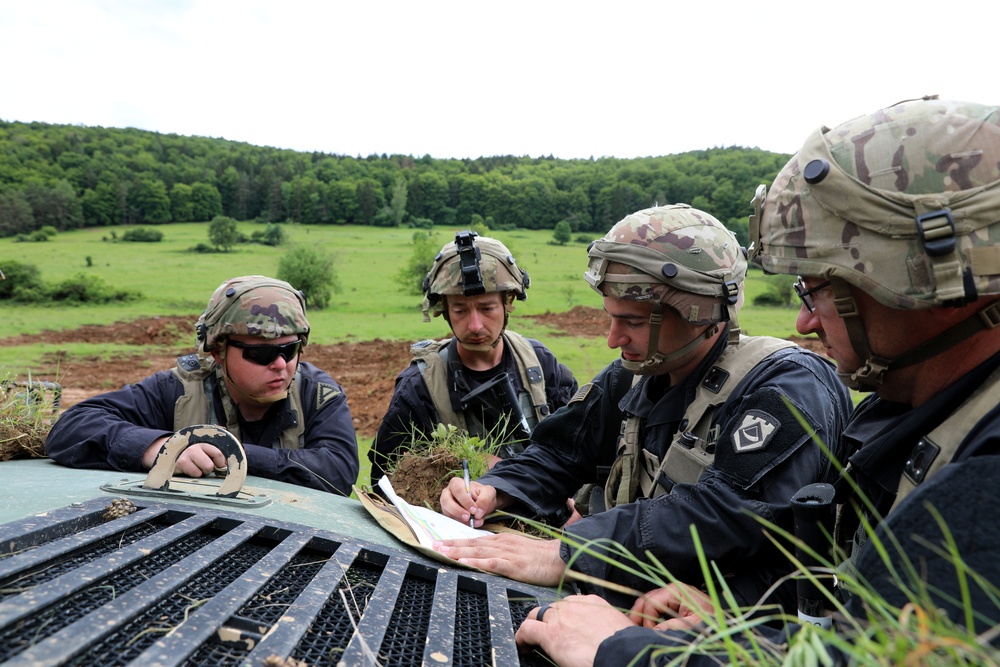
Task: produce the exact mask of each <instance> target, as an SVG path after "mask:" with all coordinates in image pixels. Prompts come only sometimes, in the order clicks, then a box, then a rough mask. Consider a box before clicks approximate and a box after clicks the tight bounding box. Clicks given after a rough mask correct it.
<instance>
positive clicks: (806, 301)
mask: <svg viewBox="0 0 1000 667" xmlns="http://www.w3.org/2000/svg"><path fill="white" fill-rule="evenodd" d="M829 286H830V281H829V280H826V281H824V282H821V283H820V284H819V285H816V287H813V288H812V289H806V284H805V283H804V282H802V278H799V281H798V282H797V283H795V285H793V287H794V288H795V293H796V294H798V295H799V300H800V301H802V305H803V306H805V307H806V310H808V311H809V312H810V313H811V312H813V310H814V309H815V308H816V304H815V303H813V298H812V295H813V294H815V293H816V292H818V291H820V290H821V289H826V288H827V287H829Z"/></svg>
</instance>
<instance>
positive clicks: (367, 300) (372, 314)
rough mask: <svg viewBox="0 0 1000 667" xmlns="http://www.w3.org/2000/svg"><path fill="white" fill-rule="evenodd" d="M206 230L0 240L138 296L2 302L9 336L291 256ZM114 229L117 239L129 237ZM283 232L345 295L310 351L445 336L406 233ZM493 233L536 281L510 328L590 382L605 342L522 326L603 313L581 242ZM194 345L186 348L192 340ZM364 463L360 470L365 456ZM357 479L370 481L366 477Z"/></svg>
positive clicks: (169, 311)
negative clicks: (404, 272)
mask: <svg viewBox="0 0 1000 667" xmlns="http://www.w3.org/2000/svg"><path fill="white" fill-rule="evenodd" d="M207 228H208V225H207V223H201V224H194V223H192V224H172V225H166V226H163V227H159V228H158V229H160V230H161V231H162V232H163V233H164V237H165V238H164V240H163V241H162V242H160V243H121V242H117V243H115V242H111V240H110V239H111V231H112V228H100V229H86V230H79V231H73V232H65V233H61V234H59V235H58V236H56V237H54V238H53V239H52V240H50V241H48V242H43V243H33V242H27V243H16V242H14V240H13V239H0V269H2V268H3V266H4V264H5V263H8V262H9V261H12V260H16V261H20V262H26V263H31V264H35V265H36V266H38V267H39V269H40V270H41V274H42V279H43V280H44V281H45V282H47V283H55V282H59V281H61V280H64V279H66V278H69V277H71V276H73V275H74V274H77V273H80V272H85V273H89V274H93V275H97V276H100V277H101V278H102V279H103V280H105V281H106V282H107V283H108V284H110V285H112V286H113V287H115V288H118V289H129V290H138V291H140V292H141V293H142V295H143V298H142V299H141V300H139V301H135V302H131V303H122V304H110V305H92V306H26V305H18V304H10V303H7V304H5V306H4V315H5V317H4V320H5V324H6V327H5V328H6V331H5V333H4V337H7V336H14V335H18V334H32V333H38V332H40V331H43V330H47V329H51V330H61V329H72V328H76V327H79V326H81V325H84V324H106V323H111V322H120V321H129V320H133V319H137V318H141V317H149V316H154V315H192V316H197V314H198V313H200V312H201V310H202V309H203V308H204V306H205V303H206V302H207V300H208V297H209V295H210V294H211V292H212V290H214V289H215V287H216V286H218V285H219V284H220V283H221V282H222V281H223V280H225V279H226V278H230V277H233V276H237V275H245V274H252V273H261V274H265V275H274V274H275V273H276V271H277V266H278V260H279V259H280V257H281V255H282V254H283V253H285V252H287V246H281V247H277V248H272V247H267V246H262V245H242V246H238V247H237V248H236V249H234V250H233V251H232V252H230V253H224V254H200V253H195V252H191V251H190V249H191V248H192V247H194V246H195V245H197V244H198V243H206V242H207V240H208V236H207ZM259 228H260V227H259V226H257V225H254V224H253V223H241V225H240V229H241V231H242V232H243V233H244V234H246V235H247V236H249V235H250V234H251V233H252V232H253V231H254V230H255V229H259ZM113 229H114V232H115V234H117V236H118V237H121V235H122V233H123V232H124V231H125V230H126V229H128V228H127V227H117V228H113ZM286 231H287V234H288V237H289V241H290V243H306V244H311V245H317V246H319V247H321V248H323V249H325V250H326V251H327V252H329V253H330V254H331V255H332V256H333V257H334V262H335V267H336V271H337V275H338V278H339V280H340V283H341V286H342V287H343V291H342V292H341V293H339V294H335V295H334V298H333V300H332V303H331V305H330V307H329V308H327V309H325V310H314V311H310V313H309V320H310V323H311V325H312V334H311V336H310V340H311V341H312V342H314V343H320V344H332V343H338V342H345V341H366V340H373V339H376V338H381V339H384V340H405V341H413V340H420V339H423V338H427V337H429V336H435V335H437V334H438V332H440V331H442V326H441V323H440V322H439V321H436V322H435V323H434V324H433V325H432V324H426V323H424V322H423V318H422V315H421V312H420V301H421V298H420V296H419V295H417V294H412V293H407V292H406V291H405V290H404V289H403V287H402V286H401V285H400V284H399V282H398V281H397V280H396V275H397V273H398V272H399V270H400V267H402V266H403V265H405V264H406V262H407V260H408V259H409V258H410V256H411V254H412V250H411V247H412V246H411V239H412V235H413V232H412V231H411V230H408V229H379V228H373V227H358V226H345V227H334V226H301V225H287V226H286ZM454 231H456V230H445V229H437V230H436V232H435V233H436V240H437V241H439V242H440V244H441V245H444V244H445V243H447V242H448V241H450V240H452V239H453V238H454ZM494 235H495V236H496V237H497V238H499V239H500V240H501V241H503V242H504V243H505V244H506V245H507V246H508V247H509V248H510V250H511V252H512V253H513V255H514V257H515V258H517V261H518V263H519V264H520V265H521V266H522V267H523V268H525V269H526V270H527V271H528V273H529V274H530V276H531V287H530V288H529V290H528V299H527V301H524V302H518V303H517V309H516V311H515V312H514V314H513V315H512V316H511V328H512V329H514V330H516V331H519V332H521V333H524V334H526V335H529V336H532V337H535V338H539V339H541V340H542V341H543V342H545V343H546V344H547V345H548V346H549V347H550V349H552V351H553V352H554V353H555V354H556V356H557V357H558V358H559V359H560V361H562V362H563V363H565V364H566V365H567V366H569V368H570V369H571V370H572V371H573V373H574V375H576V377H577V378H578V379H579V380H580V382H581V383H582V382H585V381H586V380H588V379H589V378H591V377H593V376H594V375H595V374H596V373H597V372H598V371H599V370H600V369H602V368H603V367H604V366H605V365H607V364H608V363H609V362H610V361H612V360H613V359H614V358H615V356H616V353H615V352H614V351H612V350H610V349H609V348H608V347H607V344H606V341H605V340H604V339H603V338H598V339H595V338H593V337H574V336H559V337H556V336H547V335H546V334H547V332H548V328H547V327H546V326H545V325H544V322H543V320H528V319H525V318H521V319H519V318H518V315H520V314H531V315H539V314H544V313H546V312H564V311H567V310H569V309H571V308H572V307H574V306H580V305H582V306H588V307H592V308H600V307H601V300H600V297H599V296H598V295H597V293H596V292H594V291H593V290H591V289H590V287H589V286H588V285H587V283H586V282H585V281H584V280H583V277H582V276H583V272H584V270H585V269H586V267H587V255H586V246H585V245H584V244H581V243H571V244H568V245H565V246H556V245H550V244H549V241H550V240H551V238H552V232H551V231H550V230H544V231H520V230H519V231H513V232H497V233H495V234H494ZM88 257H89V258H90V266H88V261H87V258H88ZM764 280H765V279H764V278H763V276H762V275H761V274H760V272H758V271H751V273H750V276H749V277H748V279H747V287H746V291H747V303H752V300H753V297H754V295H756V294H757V293H759V292H760V291H761V290H762V289H764ZM796 312H797V311H796V310H795V309H793V308H771V307H768V308H762V307H753V306H750V307H748V308H745V309H744V311H743V313H742V314H741V317H740V322H741V325H742V327H743V330H744V331H745V332H748V333H753V334H769V335H774V336H781V337H785V336H789V335H791V334H794V333H795V331H794V323H795V316H796ZM191 342H192V345H193V344H194V335H193V332H192V339H191ZM128 349H129V346H126V345H121V344H118V343H115V342H114V341H108V342H107V343H103V344H83V343H80V344H74V345H71V346H54V345H48V344H42V343H39V344H35V345H27V346H23V345H19V346H17V347H11V346H5V347H3V348H0V375H2V376H4V377H9V376H11V375H17V376H19V377H25V376H27V375H28V374H30V373H31V372H32V369H33V367H37V366H38V365H39V360H40V359H41V357H42V355H43V354H46V353H49V352H55V351H61V352H64V353H66V354H67V355H69V359H71V358H72V356H74V355H88V356H91V355H100V356H108V357H110V356H114V355H116V354H119V353H121V352H124V351H128ZM154 370H158V369H150V372H152V371H154ZM373 435H374V434H371V433H368V434H359V444H360V445H361V448H362V449H363V450H366V449H367V446H368V444H369V442H370V441H371V438H372V436H373ZM362 463H363V464H366V463H367V456H365V454H364V453H362ZM362 479H365V480H366V479H367V472H366V471H364V470H363V471H362Z"/></svg>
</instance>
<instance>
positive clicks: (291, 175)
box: [0, 121, 788, 236]
mask: <svg viewBox="0 0 1000 667" xmlns="http://www.w3.org/2000/svg"><path fill="white" fill-rule="evenodd" d="M787 158H788V156H787V155H782V154H777V153H771V152H767V151H762V150H759V149H750V148H740V147H729V148H710V149H706V150H702V151H692V152H688V153H682V154H678V155H667V156H660V157H647V158H638V159H632V160H622V159H617V158H600V159H593V158H592V159H589V160H559V159H554V158H526V157H515V156H509V155H508V156H493V157H481V158H477V159H475V160H467V159H466V160H442V159H433V158H431V157H429V156H424V157H414V156H409V155H370V156H367V157H361V156H357V157H350V156H345V155H333V154H329V153H319V152H314V153H305V152H297V151H291V150H282V149H275V148H268V147H261V146H253V145H250V144H246V143H239V142H234V141H227V140H225V139H211V138H205V137H193V136H180V135H176V134H160V133H157V132H148V131H144V130H136V129H116V128H103V127H85V126H76V125H52V124H47V123H21V122H5V121H0V236H16V235H19V234H30V233H31V232H33V231H35V230H38V229H40V228H41V227H43V226H51V227H54V228H55V229H57V230H67V229H76V228H80V227H94V226H106V225H116V224H166V223H170V222H199V221H208V220H211V219H212V218H213V217H214V216H217V215H226V216H229V217H232V218H235V219H237V220H263V221H266V222H286V221H294V222H299V223H303V224H348V223H351V224H362V225H378V226H387V227H391V226H398V225H400V224H407V223H408V224H411V225H413V226H427V225H429V224H430V223H431V222H433V223H434V224H439V225H448V226H455V225H460V226H467V225H471V224H472V223H473V222H474V221H476V220H478V219H482V220H483V221H485V222H486V224H487V225H488V226H489V227H490V228H491V229H512V228H515V227H519V228H523V229H551V228H554V227H555V225H556V223H558V222H560V221H562V220H566V221H568V222H569V223H570V225H571V227H572V229H573V231H574V233H575V232H579V231H583V232H603V231H604V230H605V229H608V228H609V227H610V226H611V225H612V224H614V222H616V221H617V220H619V219H621V218H622V217H623V216H624V215H626V214H627V213H630V212H632V211H634V210H638V209H640V208H643V207H646V206H649V205H652V204H653V203H661V204H663V203H675V202H686V203H689V204H691V205H693V206H696V207H698V208H702V209H704V210H707V211H709V212H711V213H713V214H714V215H715V216H716V217H718V218H719V219H720V220H723V221H724V222H726V223H727V224H729V225H730V226H731V228H732V229H734V231H736V232H737V234H738V235H741V234H743V233H745V219H746V216H747V214H748V212H749V208H748V203H749V201H750V199H751V197H752V196H753V191H754V188H755V187H756V186H757V185H758V184H759V183H762V182H768V181H770V180H771V179H772V178H773V176H774V175H775V174H776V173H777V171H778V170H779V169H780V167H781V166H782V165H783V164H784V162H785V161H786V160H787Z"/></svg>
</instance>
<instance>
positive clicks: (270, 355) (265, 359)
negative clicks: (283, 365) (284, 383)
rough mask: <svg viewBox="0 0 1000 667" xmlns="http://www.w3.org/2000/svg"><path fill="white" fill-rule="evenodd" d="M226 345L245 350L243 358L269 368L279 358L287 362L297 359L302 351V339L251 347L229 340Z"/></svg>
mask: <svg viewBox="0 0 1000 667" xmlns="http://www.w3.org/2000/svg"><path fill="white" fill-rule="evenodd" d="M226 345H229V346H230V347H235V348H237V349H239V350H243V358H244V359H246V360H247V361H249V362H250V363H252V364H258V365H260V366H269V365H270V364H273V363H274V360H275V359H277V358H278V357H279V356H280V357H281V358H282V359H284V360H285V361H286V362H287V361H291V360H292V359H294V358H295V357H297V356H298V355H299V352H300V351H301V350H302V339H301V338H299V339H296V340H293V341H292V342H290V343H282V344H280V345H250V344H248V343H241V342H239V341H238V340H231V339H227V340H226Z"/></svg>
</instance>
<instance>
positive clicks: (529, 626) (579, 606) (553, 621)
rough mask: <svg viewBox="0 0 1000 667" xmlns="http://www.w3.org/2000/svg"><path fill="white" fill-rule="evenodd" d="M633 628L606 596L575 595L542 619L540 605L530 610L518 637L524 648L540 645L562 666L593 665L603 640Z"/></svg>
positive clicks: (553, 607)
mask: <svg viewBox="0 0 1000 667" xmlns="http://www.w3.org/2000/svg"><path fill="white" fill-rule="evenodd" d="M629 627H632V622H631V621H630V620H629V618H628V617H627V616H625V614H623V613H622V612H620V611H619V610H617V609H615V608H614V607H612V606H611V604H609V603H608V601H607V600H605V599H604V598H601V597H598V596H596V595H571V596H569V597H567V598H564V599H562V600H559V601H558V602H556V603H553V604H552V605H550V606H549V608H548V609H546V610H545V615H544V617H543V618H542V620H541V621H539V620H538V609H537V608H536V609H532V610H531V611H530V612H528V617H527V618H526V619H524V623H522V624H521V627H520V628H518V629H517V634H516V635H514V639H515V640H516V641H517V645H518V647H519V648H521V649H524V648H527V647H531V646H538V647H540V648H541V649H542V650H543V651H545V653H546V655H548V656H549V657H550V658H552V659H553V660H555V662H556V664H558V665H560V667H576V666H577V665H585V666H586V667H591V665H593V664H594V658H595V657H596V656H597V649H598V648H599V647H600V645H601V642H603V641H604V640H605V639H607V638H608V637H610V636H611V635H613V634H614V633H616V632H618V631H619V630H624V629H625V628H629Z"/></svg>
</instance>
